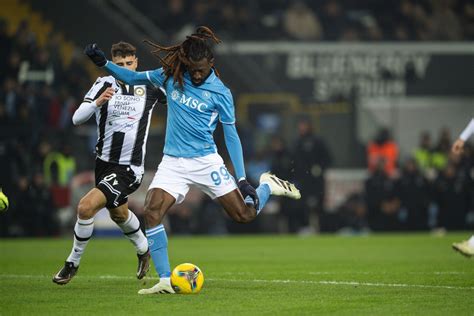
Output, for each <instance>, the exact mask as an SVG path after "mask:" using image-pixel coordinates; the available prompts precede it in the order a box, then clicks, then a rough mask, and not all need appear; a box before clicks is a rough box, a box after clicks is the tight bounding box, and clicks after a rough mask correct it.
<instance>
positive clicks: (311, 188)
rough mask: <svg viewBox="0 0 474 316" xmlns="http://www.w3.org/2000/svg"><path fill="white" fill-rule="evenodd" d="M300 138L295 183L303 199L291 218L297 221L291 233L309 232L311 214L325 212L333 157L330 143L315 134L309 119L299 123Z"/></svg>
mask: <svg viewBox="0 0 474 316" xmlns="http://www.w3.org/2000/svg"><path fill="white" fill-rule="evenodd" d="M298 134H299V138H298V139H297V140H296V147H295V150H294V153H293V154H294V170H295V180H296V181H297V183H298V185H297V186H298V187H299V188H301V189H300V190H301V196H302V198H301V199H300V200H298V201H296V204H297V205H296V209H295V210H294V214H293V215H292V217H291V220H292V221H295V223H294V225H291V226H293V227H292V228H291V229H290V231H291V230H294V229H300V230H301V229H303V230H304V229H309V228H310V223H309V218H310V214H311V212H316V213H321V212H323V205H324V197H325V172H326V169H327V168H328V167H329V166H330V165H331V154H330V152H329V149H328V147H327V145H326V143H325V142H324V141H323V140H322V139H321V138H319V137H318V136H316V135H315V134H314V133H313V127H312V123H311V121H310V120H309V119H306V118H305V119H301V120H300V121H299V122H298Z"/></svg>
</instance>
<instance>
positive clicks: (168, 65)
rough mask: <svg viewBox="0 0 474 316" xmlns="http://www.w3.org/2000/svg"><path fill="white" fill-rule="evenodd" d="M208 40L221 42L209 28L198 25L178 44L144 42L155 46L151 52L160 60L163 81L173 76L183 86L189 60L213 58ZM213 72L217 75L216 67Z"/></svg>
mask: <svg viewBox="0 0 474 316" xmlns="http://www.w3.org/2000/svg"><path fill="white" fill-rule="evenodd" d="M209 40H212V41H213V42H214V43H216V44H219V43H221V40H220V39H219V38H217V36H216V35H215V34H214V32H213V31H212V30H211V29H210V28H208V27H206V26H199V27H198V28H197V29H196V32H195V33H193V34H191V35H190V36H186V39H185V40H184V41H183V42H182V43H181V44H178V45H174V46H162V45H159V44H156V43H153V42H151V41H149V40H144V42H145V43H147V44H148V45H150V46H152V47H153V48H155V49H154V50H152V51H151V53H152V54H153V55H154V56H155V57H157V58H158V59H159V60H160V63H161V66H162V67H163V70H164V73H165V76H166V78H165V81H166V80H168V78H170V77H173V81H174V82H177V83H178V84H179V85H180V86H181V87H183V74H184V72H185V70H186V67H187V66H189V64H190V63H191V61H199V60H201V59H203V58H207V60H209V61H210V60H212V59H213V58H214V55H213V53H212V50H211V45H210V44H209V42H208V41H209ZM162 52H165V53H166V55H165V56H164V57H161V56H160V54H161V53H162ZM214 72H215V74H216V76H219V72H218V71H217V69H215V68H214Z"/></svg>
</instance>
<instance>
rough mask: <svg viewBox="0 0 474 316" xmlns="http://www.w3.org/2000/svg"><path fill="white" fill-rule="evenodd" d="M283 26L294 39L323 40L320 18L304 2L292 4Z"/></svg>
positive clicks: (287, 11)
mask: <svg viewBox="0 0 474 316" xmlns="http://www.w3.org/2000/svg"><path fill="white" fill-rule="evenodd" d="M283 26H284V29H285V31H286V33H287V34H288V35H289V36H290V37H291V38H293V39H297V40H305V41H314V40H319V39H321V38H322V28H321V24H320V23H319V19H318V17H317V16H316V14H314V12H312V11H311V9H310V8H309V7H308V6H307V5H306V4H305V3H304V2H303V1H296V2H292V3H291V4H290V7H289V8H288V9H287V10H286V12H285V17H284V20H283Z"/></svg>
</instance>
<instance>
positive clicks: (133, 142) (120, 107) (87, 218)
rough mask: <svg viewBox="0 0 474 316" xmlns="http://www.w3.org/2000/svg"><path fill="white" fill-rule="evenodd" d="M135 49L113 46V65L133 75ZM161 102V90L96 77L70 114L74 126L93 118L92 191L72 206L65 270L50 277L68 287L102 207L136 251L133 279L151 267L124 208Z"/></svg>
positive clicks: (141, 236) (142, 237)
mask: <svg viewBox="0 0 474 316" xmlns="http://www.w3.org/2000/svg"><path fill="white" fill-rule="evenodd" d="M135 53H136V48H135V47H134V46H132V45H131V44H129V43H125V42H119V43H116V44H114V45H112V49H111V55H112V61H113V63H114V64H115V65H117V67H119V68H122V69H127V70H129V71H135V70H136V68H137V66H138V59H137V57H136V55H135ZM157 102H160V103H164V102H166V96H165V94H164V92H163V91H162V90H160V89H159V88H156V87H154V86H152V85H150V84H149V85H145V84H142V85H127V84H125V83H123V82H121V81H118V80H116V79H115V78H114V77H112V76H107V77H100V78H98V79H97V81H96V82H95V83H94V85H93V86H92V88H91V89H90V90H89V92H88V93H87V94H86V96H85V98H84V101H83V102H82V104H81V105H80V106H79V108H78V109H77V110H76V112H75V113H74V115H73V118H72V120H73V123H74V125H79V124H82V123H84V122H86V121H87V120H89V118H90V117H91V116H92V115H94V114H95V118H96V121H97V132H98V133H97V134H98V140H97V145H96V148H95V149H96V154H97V158H96V161H95V184H96V186H95V188H93V189H92V190H90V191H89V192H88V193H87V194H86V195H85V196H84V197H83V198H82V199H81V200H80V202H79V205H78V206H77V221H76V225H75V226H74V244H73V247H72V250H71V253H70V255H69V257H68V258H67V259H66V262H65V264H64V266H63V267H62V268H61V270H60V271H59V272H58V273H57V274H56V275H55V276H54V277H53V282H54V283H57V284H67V283H68V282H69V281H70V280H71V279H72V278H73V277H74V275H75V274H76V273H77V270H78V268H79V263H80V260H81V257H82V254H83V253H84V250H85V248H86V245H87V243H88V242H89V239H90V238H91V236H92V232H93V229H94V216H95V214H97V212H98V211H99V210H101V209H102V208H104V207H105V208H107V209H108V210H109V213H110V217H111V218H112V220H113V221H114V222H115V223H116V224H117V225H118V226H119V227H120V229H121V230H122V231H123V233H124V235H125V236H126V237H127V238H128V239H129V240H130V241H131V242H132V244H133V245H134V246H135V249H136V251H137V256H138V268H137V274H136V276H137V278H138V279H142V278H143V277H144V276H145V274H146V273H147V272H148V269H149V266H150V251H149V250H148V242H147V239H146V237H145V235H144V234H143V232H142V231H141V229H140V222H139V221H138V218H137V217H136V216H135V214H134V213H133V212H131V211H130V210H129V209H128V195H129V194H131V193H133V192H134V191H136V190H137V189H138V187H139V186H140V183H141V181H142V176H143V173H144V167H143V163H144V158H145V149H146V141H147V137H148V130H149V127H150V121H151V115H152V111H153V107H154V106H155V105H156V104H157Z"/></svg>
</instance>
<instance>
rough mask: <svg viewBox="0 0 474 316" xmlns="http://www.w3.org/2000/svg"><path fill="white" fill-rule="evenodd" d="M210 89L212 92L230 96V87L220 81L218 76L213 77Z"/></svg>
mask: <svg viewBox="0 0 474 316" xmlns="http://www.w3.org/2000/svg"><path fill="white" fill-rule="evenodd" d="M212 90H213V92H215V93H217V94H220V95H223V96H231V95H232V92H231V91H230V89H229V88H228V87H227V86H226V85H225V84H224V82H222V80H221V79H220V78H219V77H217V76H216V77H215V78H214V80H213V81H212Z"/></svg>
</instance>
